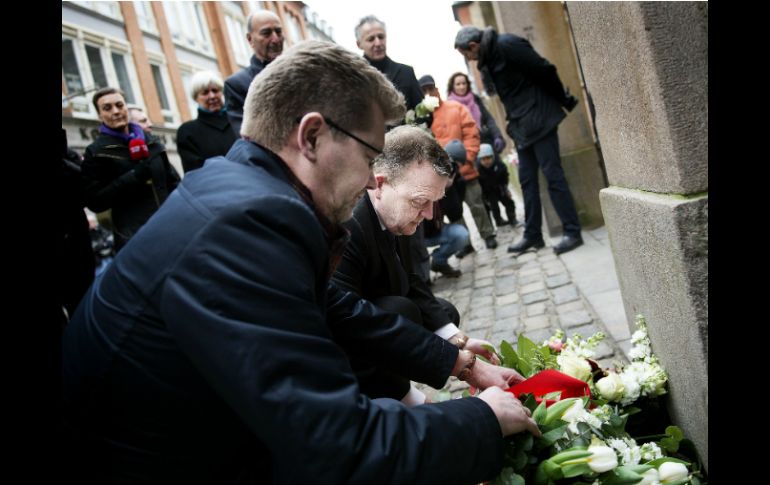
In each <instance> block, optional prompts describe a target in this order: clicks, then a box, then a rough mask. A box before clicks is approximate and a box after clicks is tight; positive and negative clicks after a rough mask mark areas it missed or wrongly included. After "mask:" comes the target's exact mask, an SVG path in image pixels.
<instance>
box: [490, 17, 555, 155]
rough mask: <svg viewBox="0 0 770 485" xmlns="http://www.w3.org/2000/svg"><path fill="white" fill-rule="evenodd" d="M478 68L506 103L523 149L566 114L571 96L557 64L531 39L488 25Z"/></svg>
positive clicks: (511, 125) (510, 127)
mask: <svg viewBox="0 0 770 485" xmlns="http://www.w3.org/2000/svg"><path fill="white" fill-rule="evenodd" d="M480 46H481V48H480V51H479V63H478V67H479V69H480V70H481V71H482V73H483V74H484V82H485V85H488V84H489V82H492V83H493V84H494V91H496V92H497V94H498V95H499V96H500V101H501V102H502V103H503V106H505V114H506V119H507V120H508V126H507V129H506V131H507V133H508V135H509V136H510V137H511V138H512V139H513V141H514V142H516V148H518V149H522V148H526V147H528V146H530V145H531V144H533V143H534V142H536V141H538V140H539V139H541V138H543V137H544V136H545V135H547V134H548V133H550V132H551V130H553V129H554V128H556V126H557V125H558V124H559V123H560V122H561V120H563V119H564V117H565V116H566V113H565V111H564V110H563V109H562V106H564V105H565V103H567V101H568V99H567V96H566V93H565V91H564V86H563V85H562V83H561V80H560V79H559V76H558V74H557V73H556V67H555V66H554V65H553V64H551V63H550V62H548V60H546V59H544V58H543V57H541V56H540V55H539V54H538V53H537V52H536V51H535V49H534V48H533V47H532V45H531V44H530V43H529V41H528V40H527V39H524V38H522V37H519V36H516V35H513V34H498V33H497V32H495V31H494V30H493V29H491V28H487V29H486V30H485V31H484V33H483V35H482V37H481V44H480Z"/></svg>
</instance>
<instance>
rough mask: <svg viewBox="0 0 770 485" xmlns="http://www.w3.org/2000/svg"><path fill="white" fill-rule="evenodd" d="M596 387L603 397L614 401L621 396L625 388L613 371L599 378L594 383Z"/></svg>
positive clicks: (618, 399) (621, 380)
mask: <svg viewBox="0 0 770 485" xmlns="http://www.w3.org/2000/svg"><path fill="white" fill-rule="evenodd" d="M596 389H597V390H598V391H599V394H600V395H601V396H602V397H603V398H604V399H606V400H608V401H615V402H618V401H620V400H621V399H622V398H623V392H624V391H625V390H626V388H625V386H624V385H623V379H621V378H620V376H619V375H618V374H616V373H614V372H610V374H609V375H608V376H607V377H603V378H601V379H599V381H598V382H597V383H596Z"/></svg>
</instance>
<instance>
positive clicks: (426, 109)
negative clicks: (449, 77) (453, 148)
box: [404, 95, 439, 131]
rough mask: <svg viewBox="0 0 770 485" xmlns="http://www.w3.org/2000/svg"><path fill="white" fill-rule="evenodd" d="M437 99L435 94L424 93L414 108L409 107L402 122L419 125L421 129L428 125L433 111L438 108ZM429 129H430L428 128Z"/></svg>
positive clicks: (426, 127)
mask: <svg viewBox="0 0 770 485" xmlns="http://www.w3.org/2000/svg"><path fill="white" fill-rule="evenodd" d="M438 105H439V99H438V98H437V97H435V96H431V95H425V97H424V98H423V100H422V101H420V102H419V103H418V104H417V106H415V107H414V109H410V110H409V111H407V112H406V116H404V122H405V123H406V124H408V125H416V126H420V127H421V128H423V129H426V130H427V129H428V128H429V127H430V121H431V117H432V116H433V111H434V110H435V109H436V108H438ZM428 131H430V130H428Z"/></svg>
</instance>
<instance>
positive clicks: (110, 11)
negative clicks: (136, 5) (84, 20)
mask: <svg viewBox="0 0 770 485" xmlns="http://www.w3.org/2000/svg"><path fill="white" fill-rule="evenodd" d="M72 3H74V4H76V5H80V6H81V7H84V8H87V9H89V10H93V11H94V12H99V13H100V14H102V15H104V16H107V17H110V18H113V19H115V20H120V21H121V22H122V21H123V15H122V14H121V13H120V5H118V2H80V1H76V2H72Z"/></svg>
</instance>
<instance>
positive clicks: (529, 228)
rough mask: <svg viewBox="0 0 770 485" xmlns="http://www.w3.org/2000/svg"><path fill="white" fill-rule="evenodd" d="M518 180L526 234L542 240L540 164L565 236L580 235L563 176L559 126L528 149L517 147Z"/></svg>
mask: <svg viewBox="0 0 770 485" xmlns="http://www.w3.org/2000/svg"><path fill="white" fill-rule="evenodd" d="M518 154H519V182H520V183H521V191H522V193H523V196H524V237H525V238H527V239H535V240H537V239H542V238H543V233H542V224H543V219H542V206H541V204H540V186H539V185H538V181H537V169H538V167H539V168H540V169H541V170H542V171H543V175H545V179H546V181H548V195H549V196H550V197H551V202H553V206H554V208H555V209H556V213H557V214H558V215H559V219H561V224H562V227H563V228H564V235H565V236H578V237H579V236H580V220H579V219H578V215H577V211H576V210H575V203H574V202H573V200H572V194H571V193H570V191H569V186H568V185H567V179H566V178H565V177H564V169H562V167H561V158H560V157H559V136H558V134H557V132H556V129H555V128H554V130H553V131H552V132H551V133H549V134H548V135H546V136H545V137H544V138H542V139H541V140H538V141H537V142H535V143H534V144H532V145H530V146H528V147H527V148H522V149H519V150H518Z"/></svg>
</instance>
